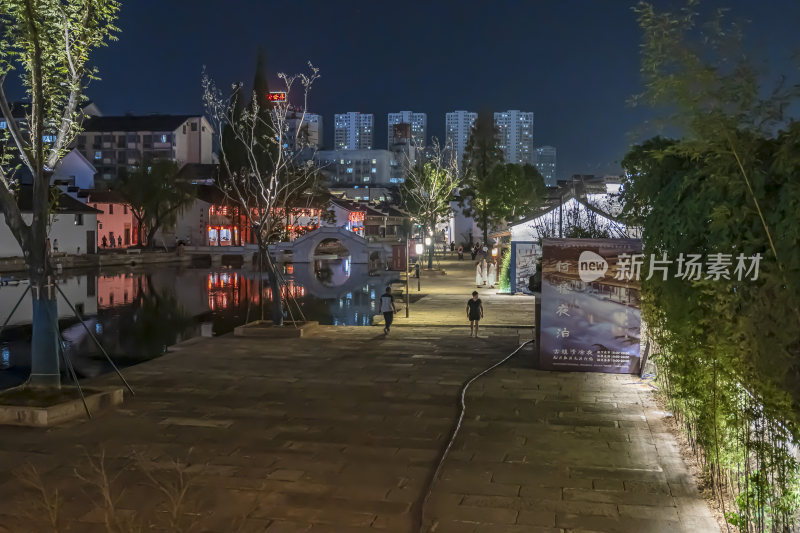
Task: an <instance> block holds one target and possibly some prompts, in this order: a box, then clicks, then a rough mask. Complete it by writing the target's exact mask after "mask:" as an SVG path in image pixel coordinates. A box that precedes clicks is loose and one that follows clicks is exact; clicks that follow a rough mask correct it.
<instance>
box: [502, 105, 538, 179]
mask: <svg viewBox="0 0 800 533" xmlns="http://www.w3.org/2000/svg"><path fill="white" fill-rule="evenodd" d="M494 126H495V128H497V143H498V147H499V148H500V149H501V150H502V151H503V154H505V159H506V163H514V164H521V165H525V164H528V165H530V164H532V163H533V162H534V157H533V113H531V112H525V111H518V110H516V109H511V110H508V111H502V112H499V113H495V114H494Z"/></svg>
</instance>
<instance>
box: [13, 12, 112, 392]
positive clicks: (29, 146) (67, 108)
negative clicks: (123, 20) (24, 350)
mask: <svg viewBox="0 0 800 533" xmlns="http://www.w3.org/2000/svg"><path fill="white" fill-rule="evenodd" d="M119 6H120V5H119V3H118V2H116V1H115V0H36V1H33V0H3V2H2V3H0V111H2V114H3V117H4V118H5V122H6V125H7V128H6V130H4V132H3V134H4V135H5V136H6V139H5V140H6V141H7V142H9V144H11V145H13V146H14V147H15V148H16V153H15V154H14V157H15V158H16V159H18V160H19V161H20V162H21V163H20V164H21V165H24V166H25V167H27V169H28V171H30V174H31V176H32V179H33V200H32V211H33V216H32V219H31V221H30V223H27V222H26V221H25V220H23V218H22V213H21V211H20V207H19V205H18V203H17V198H18V195H17V191H18V183H16V182H15V181H14V178H13V177H12V176H13V175H14V172H13V171H14V169H13V168H11V165H12V163H11V158H10V157H4V158H2V161H0V209H1V210H2V212H3V215H4V216H5V220H6V224H8V227H9V229H10V230H11V233H12V234H13V235H14V238H15V239H16V241H17V242H18V243H19V245H20V248H21V249H22V252H23V254H24V257H25V262H26V265H27V268H28V272H29V275H30V279H31V297H32V299H33V342H32V346H31V355H32V357H31V376H30V379H29V381H28V384H29V385H30V386H31V387H42V388H49V387H59V386H60V383H61V380H60V373H59V370H60V369H59V362H58V353H59V352H58V312H57V305H56V296H55V294H56V293H55V292H54V291H53V290H52V283H53V281H52V280H53V277H52V275H53V272H52V268H51V266H50V264H49V261H48V257H47V231H48V225H49V223H50V220H51V216H52V208H53V205H52V204H51V202H50V178H51V174H52V169H53V168H55V167H56V165H57V164H58V162H59V161H60V160H61V158H62V157H63V155H64V154H65V153H66V151H67V147H68V146H69V144H70V143H71V142H72V140H73V139H74V138H75V136H76V134H77V132H78V131H79V129H80V126H79V121H78V111H77V109H78V105H79V104H80V103H81V102H82V101H83V99H84V98H83V90H84V89H85V88H86V85H87V83H88V81H89V80H92V79H96V78H97V70H96V69H95V68H94V67H92V66H91V65H90V64H89V57H90V55H91V53H92V52H93V51H94V50H95V49H96V48H98V47H100V46H104V45H105V44H106V43H107V42H108V41H109V40H113V39H114V38H115V37H114V36H115V34H116V32H117V28H116V27H115V26H114V21H115V19H116V17H117V13H118V11H119ZM14 71H16V72H17V73H18V78H19V81H20V83H21V85H22V86H23V87H24V88H25V90H26V93H27V94H28V95H29V96H30V99H31V107H30V113H29V115H28V117H27V130H28V131H22V129H21V128H20V126H19V125H18V124H17V123H16V122H15V117H14V116H12V113H11V107H10V105H9V102H8V99H7V98H6V95H5V91H4V90H3V85H4V83H5V81H6V78H7V76H8V75H9V74H11V73H12V72H14ZM51 139H52V140H51ZM6 156H8V154H6Z"/></svg>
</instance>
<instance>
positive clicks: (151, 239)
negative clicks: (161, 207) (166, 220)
mask: <svg viewBox="0 0 800 533" xmlns="http://www.w3.org/2000/svg"><path fill="white" fill-rule="evenodd" d="M158 228H159V224H155V225H154V226H153V227H152V228H150V229H149V230H148V231H147V246H146V248H147V249H148V250H152V249H153V248H154V247H155V245H156V232H157V231H158Z"/></svg>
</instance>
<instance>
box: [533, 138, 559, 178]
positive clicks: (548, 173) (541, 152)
mask: <svg viewBox="0 0 800 533" xmlns="http://www.w3.org/2000/svg"><path fill="white" fill-rule="evenodd" d="M534 165H536V168H537V169H539V174H541V175H542V177H543V178H544V184H545V185H546V186H548V187H555V186H557V185H558V177H557V175H556V148H555V146H540V147H539V148H537V149H536V159H535V161H534Z"/></svg>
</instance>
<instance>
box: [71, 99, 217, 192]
mask: <svg viewBox="0 0 800 533" xmlns="http://www.w3.org/2000/svg"><path fill="white" fill-rule="evenodd" d="M213 135H214V130H213V129H212V128H211V124H210V123H209V122H208V120H207V119H206V118H205V117H203V116H200V115H140V116H134V115H124V116H116V117H109V116H92V117H89V118H87V119H86V120H84V122H83V132H81V134H80V135H78V138H77V139H76V141H75V145H76V147H77V148H78V151H79V152H81V153H82V154H83V155H84V156H85V157H86V159H88V160H89V161H90V162H91V163H92V164H93V165H94V166H95V168H96V169H97V174H98V177H101V178H103V179H105V180H112V179H115V178H118V177H119V176H120V173H121V172H122V171H123V170H130V169H132V168H134V167H135V166H137V165H141V164H142V163H147V162H149V161H152V160H154V159H168V160H170V161H175V162H176V163H178V166H183V165H185V164H187V163H200V164H211V163H213V162H214V156H213V151H212V139H213Z"/></svg>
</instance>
